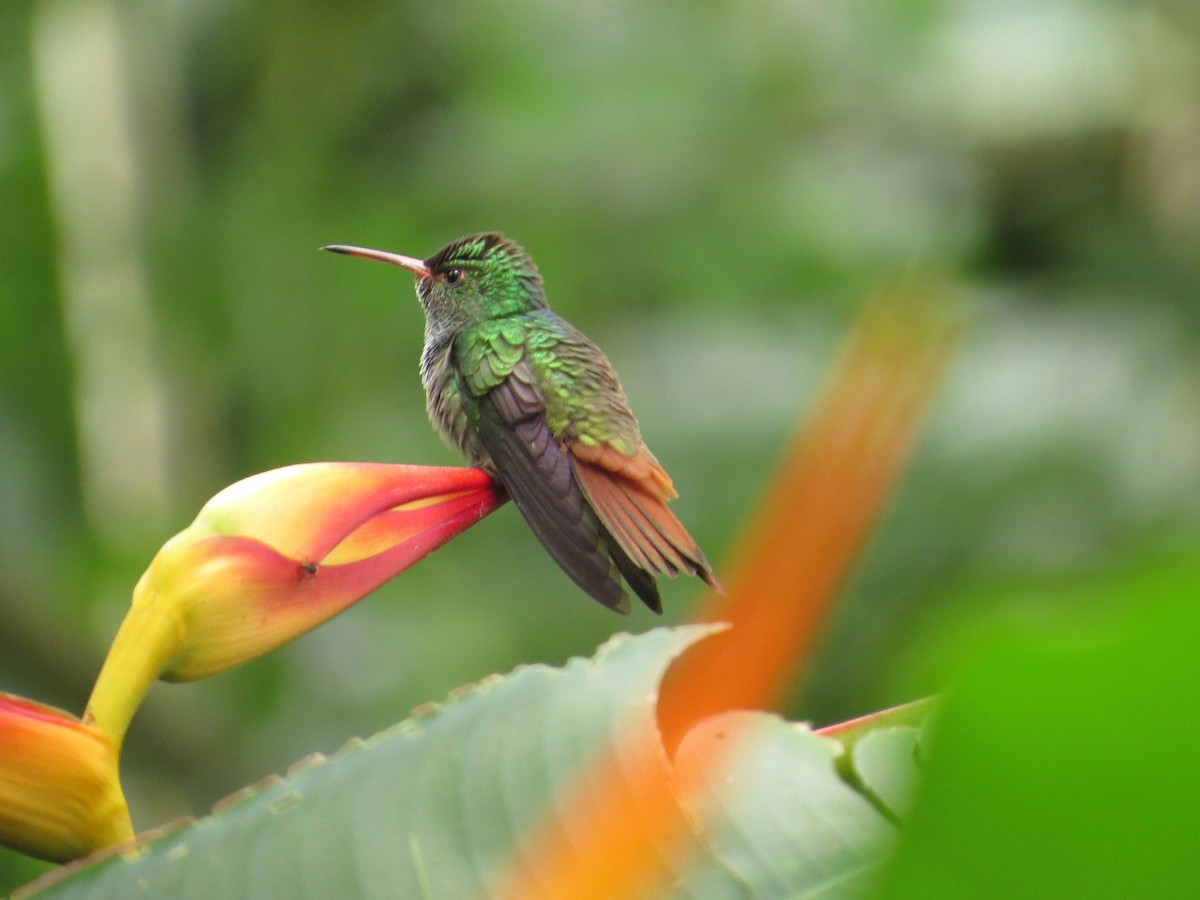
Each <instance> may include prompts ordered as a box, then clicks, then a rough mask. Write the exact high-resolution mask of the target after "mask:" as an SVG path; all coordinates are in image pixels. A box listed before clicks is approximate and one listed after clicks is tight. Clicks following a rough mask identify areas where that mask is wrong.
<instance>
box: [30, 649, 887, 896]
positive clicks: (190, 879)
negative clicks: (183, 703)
mask: <svg viewBox="0 0 1200 900" xmlns="http://www.w3.org/2000/svg"><path fill="white" fill-rule="evenodd" d="M711 630H712V629H710V628H703V627H698V626H691V627H684V628H677V629H657V630H655V631H651V632H648V633H646V634H643V635H639V636H636V637H630V636H621V637H618V638H615V639H613V640H612V641H610V642H609V643H607V644H606V645H605V646H604V647H602V648H601V649H600V650H599V652H598V653H597V655H596V656H595V657H594V658H593V659H591V660H582V659H575V660H572V661H571V662H569V663H568V664H567V665H566V666H565V667H564V668H562V669H552V668H549V667H546V666H530V667H526V668H521V669H518V670H517V671H515V672H513V673H512V674H510V675H508V676H505V677H494V678H491V679H488V680H486V681H484V682H483V683H481V684H479V685H477V686H475V687H473V688H471V689H469V690H466V691H463V692H460V693H459V694H457V695H456V696H454V697H452V698H451V699H450V700H449V701H447V702H446V703H445V704H442V705H440V706H437V707H431V708H429V709H427V710H426V711H424V712H423V713H422V714H420V715H417V716H415V717H414V718H411V719H409V720H407V721H405V722H403V723H401V724H400V725H397V726H395V727H394V728H392V729H390V730H388V731H386V732H383V733H382V734H379V735H377V736H376V737H374V738H371V739H370V740H367V741H354V742H352V743H351V744H349V745H348V746H347V747H345V748H344V749H343V750H341V751H340V752H339V753H337V754H336V755H335V756H333V757H331V758H329V759H324V758H315V759H313V760H309V761H307V762H306V763H303V764H301V765H298V766H296V767H294V768H293V770H292V771H291V772H289V774H288V775H287V776H286V777H285V778H281V779H270V780H268V781H266V782H263V783H262V784H260V785H257V786H255V787H253V788H251V789H248V790H246V791H244V792H242V793H240V794H238V795H235V796H234V797H232V798H230V799H229V800H227V801H225V802H223V803H222V804H219V806H218V808H217V810H216V811H215V812H214V814H213V815H212V816H209V817H207V818H205V819H203V820H200V821H198V822H195V823H187V824H185V825H183V826H182V827H180V828H175V829H169V830H168V831H167V833H164V834H161V835H159V836H157V837H152V838H151V839H150V840H149V841H148V842H147V843H146V844H145V846H144V849H143V852H142V853H141V855H140V856H139V857H137V858H130V859H126V858H122V857H120V856H111V857H108V858H104V859H101V860H97V861H95V862H93V863H91V864H90V865H86V866H84V867H82V868H80V869H78V870H77V871H71V872H69V873H63V876H65V877H60V879H59V880H58V881H57V883H53V884H50V885H49V886H48V887H47V889H46V892H45V894H44V895H43V896H49V897H62V898H75V897H88V898H104V897H114V898H116V897H120V898H125V897H130V896H150V897H172V898H180V900H187V898H192V897H195V898H201V897H203V898H209V897H214V896H255V897H268V896H271V897H275V896H279V897H283V896H288V897H301V896H312V897H333V896H355V897H397V896H403V897H434V898H442V897H447V898H462V897H474V896H483V895H486V894H487V893H488V892H489V891H494V890H496V889H497V887H498V886H499V885H500V884H502V883H503V879H504V877H505V876H506V874H507V873H508V871H509V866H510V862H511V860H512V858H513V856H514V853H515V852H517V851H518V850H519V849H520V848H522V847H524V846H526V844H527V842H528V840H530V838H531V835H532V832H533V829H534V828H535V827H538V826H542V825H544V824H545V822H546V821H547V811H548V810H553V811H554V818H552V819H550V820H549V821H552V822H553V823H554V825H555V827H560V828H564V829H567V830H568V831H571V830H573V828H574V827H575V823H572V822H571V820H570V816H571V809H570V805H569V797H570V796H571V795H570V791H569V788H570V787H571V786H572V785H573V783H574V779H575V777H576V776H577V775H578V773H579V772H580V771H581V768H582V767H585V766H586V765H587V763H588V762H589V760H590V759H591V758H592V757H593V755H594V754H595V753H597V752H598V751H601V750H604V751H610V750H614V749H616V750H618V752H619V751H620V748H622V747H624V746H626V745H628V744H629V743H630V738H631V736H637V735H645V734H646V730H647V729H654V728H656V724H655V715H654V711H655V704H656V702H657V695H658V685H659V681H660V679H661V676H662V674H663V672H664V670H665V669H666V667H667V665H668V664H669V663H670V661H671V660H672V659H673V658H674V657H675V656H677V655H678V654H679V653H680V652H682V651H683V649H685V648H686V647H687V646H688V645H689V644H691V643H692V642H694V641H696V640H698V639H700V638H701V637H703V636H704V635H705V634H707V633H709V632H710V631H711ZM735 720H736V726H737V731H736V735H737V744H736V745H735V749H736V752H735V753H733V754H732V755H731V756H730V757H729V758H728V760H727V762H728V767H727V768H726V769H723V770H722V771H721V772H720V773H719V775H718V777H717V778H715V779H714V780H713V781H712V782H710V783H709V784H708V787H707V790H704V791H701V792H700V793H699V794H698V795H697V796H694V797H692V798H691V802H692V806H691V808H690V809H689V810H688V812H689V817H690V821H691V823H692V825H693V827H694V833H693V834H691V835H689V837H690V841H689V842H688V843H687V844H686V845H685V846H683V847H673V848H668V849H667V850H665V851H664V853H666V854H667V855H669V856H670V857H671V859H670V862H671V868H672V871H673V873H674V877H675V881H674V883H673V885H671V886H668V888H667V890H668V892H669V895H670V896H676V897H696V898H705V900H708V898H713V897H715V898H721V897H747V896H751V897H757V896H762V897H772V896H780V895H781V893H783V894H785V895H795V894H797V893H803V894H804V895H805V896H810V897H820V898H834V897H856V896H861V895H862V891H863V890H865V888H866V886H867V885H869V884H870V883H872V880H873V877H874V871H875V870H876V869H877V868H878V866H879V864H880V862H881V860H882V859H883V858H884V854H885V852H886V850H887V848H888V846H889V845H890V844H891V842H892V840H893V836H894V828H893V826H892V825H891V824H890V823H889V822H888V821H887V820H886V819H885V817H884V816H882V815H880V814H879V812H878V811H877V810H876V808H875V807H874V806H873V805H872V803H871V802H869V801H868V800H867V799H865V798H864V797H862V796H861V795H859V794H858V793H856V792H855V790H854V789H852V788H851V787H850V786H848V785H847V784H846V782H844V781H843V780H842V779H841V778H840V777H839V775H838V773H837V770H836V767H835V764H834V761H835V758H836V757H837V756H838V755H839V754H840V753H842V752H844V748H842V747H841V745H840V744H838V743H837V742H835V741H832V740H829V739H826V738H821V737H818V736H816V735H813V734H812V733H811V732H809V731H808V730H807V728H804V727H801V726H794V725H790V724H787V723H785V722H783V721H781V720H780V719H778V718H777V717H775V716H772V715H768V714H764V713H755V714H740V715H738V716H736V717H729V716H724V717H719V718H718V719H716V720H710V721H708V722H706V723H704V724H703V725H702V726H701V727H700V728H698V729H695V730H694V731H693V733H691V734H689V735H688V737H687V738H686V739H685V741H684V743H683V745H682V746H681V748H680V751H679V757H678V760H679V764H680V765H681V766H682V765H687V764H689V761H690V760H692V759H694V753H695V748H696V747H697V746H700V745H701V743H702V742H704V741H706V740H713V739H715V738H719V737H720V736H721V735H723V734H724V733H725V731H726V730H728V729H730V728H731V727H733V723H734V721H735ZM653 736H654V737H655V738H657V733H656V732H655V733H654V735H653ZM234 749H235V748H231V752H233V751H234Z"/></svg>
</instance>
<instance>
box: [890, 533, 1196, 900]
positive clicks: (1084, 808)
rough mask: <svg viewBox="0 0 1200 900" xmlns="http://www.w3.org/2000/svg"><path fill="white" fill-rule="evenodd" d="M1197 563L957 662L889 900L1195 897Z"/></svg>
mask: <svg viewBox="0 0 1200 900" xmlns="http://www.w3.org/2000/svg"><path fill="white" fill-rule="evenodd" d="M1193 560H1194V551H1191V552H1189V553H1188V555H1187V558H1186V560H1185V562H1184V564H1183V565H1182V566H1171V565H1169V564H1168V565H1162V564H1158V563H1155V564H1154V565H1152V566H1150V567H1148V568H1147V569H1146V570H1144V571H1139V572H1134V573H1132V575H1126V576H1124V577H1119V576H1110V577H1108V578H1107V579H1106V582H1105V584H1104V585H1102V586H1100V587H1099V588H1098V589H1096V590H1093V591H1090V592H1089V593H1088V594H1087V595H1086V596H1087V598H1088V600H1089V602H1087V603H1081V604H1079V606H1078V608H1077V609H1076V610H1075V611H1073V612H1072V613H1071V614H1070V615H1064V616H1059V617H1047V616H1044V615H1043V617H1042V619H1043V620H1046V619H1048V621H1042V620H1032V619H1030V620H1026V621H1024V622H1022V623H1021V624H1020V625H1010V626H1009V627H1008V628H1006V629H1004V630H1003V631H1000V632H999V633H996V631H997V630H996V629H994V628H993V629H992V633H991V634H989V635H985V636H982V637H981V638H980V639H978V640H976V641H975V642H974V644H973V645H971V646H969V648H968V650H969V653H963V651H962V650H961V649H960V651H959V652H960V653H963V655H964V656H966V657H967V658H968V660H969V661H968V662H967V664H966V665H965V667H964V668H965V671H964V672H963V673H962V674H961V675H960V676H959V678H958V682H957V684H956V685H955V687H954V689H953V690H952V691H951V692H950V693H949V695H948V697H947V699H946V700H945V703H944V706H942V708H941V709H940V710H939V712H938V715H937V718H936V720H934V723H933V728H932V729H931V734H930V738H931V740H930V747H931V751H930V754H929V762H928V766H927V770H926V774H927V779H926V783H925V784H924V785H923V788H922V793H921V797H920V798H919V800H918V802H917V804H916V806H915V808H914V810H913V813H912V815H911V817H910V819H909V822H908V824H907V826H906V830H905V831H906V833H905V838H904V841H903V845H902V848H901V850H900V853H899V855H898V858H897V862H896V867H895V870H894V872H893V873H892V876H891V878H890V883H889V889H888V891H887V892H886V893H885V895H884V896H885V897H886V898H888V900H908V898H920V900H940V898H946V900H950V898H960V897H971V898H993V897H994V898H998V900H999V898H1013V897H1020V898H1048V900H1049V898H1053V900H1071V898H1089V900H1090V898H1107V897H1113V898H1126V897H1154V898H1160V897H1164V898H1165V897H1194V896H1198V895H1200V854H1197V852H1196V840H1197V836H1198V835H1200V766H1197V764H1196V760H1197V747H1200V718H1198V717H1197V716H1196V714H1195V704H1196V698H1197V696H1200V664H1198V662H1197V659H1198V651H1197V648H1198V647H1200V606H1198V605H1197V603H1196V600H1197V598H1198V597H1200V568H1198V567H1197V566H1196V565H1195V563H1194V561H1193ZM1072 590H1078V589H1077V588H1074V587H1073V588H1072ZM1118 599H1119V601H1120V602H1119V603H1114V602H1112V601H1116V600H1118ZM1121 607H1123V608H1121Z"/></svg>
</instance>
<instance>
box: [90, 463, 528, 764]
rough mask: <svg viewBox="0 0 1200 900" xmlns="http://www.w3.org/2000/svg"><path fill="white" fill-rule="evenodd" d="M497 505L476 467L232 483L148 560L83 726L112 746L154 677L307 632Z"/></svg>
mask: <svg viewBox="0 0 1200 900" xmlns="http://www.w3.org/2000/svg"><path fill="white" fill-rule="evenodd" d="M505 499H506V495H505V494H504V493H503V491H502V490H501V489H500V488H499V487H498V486H497V485H496V484H495V483H494V482H493V481H492V479H491V477H490V476H489V475H488V474H487V473H486V472H484V471H482V470H480V469H462V468H440V467H432V466H407V465H391V464H385V463H309V464H304V465H295V466H287V467H285V468H282V469H274V470H272V471H269V472H263V473H261V474H259V475H254V476H252V477H250V478H247V479H245V480H243V481H239V482H237V483H236V484H233V485H231V486H229V487H227V488H226V489H225V490H223V491H221V492H220V493H219V494H217V495H216V496H215V497H213V498H212V499H211V500H210V501H209V502H208V503H207V504H206V505H205V506H204V508H203V509H202V510H201V511H200V514H199V515H198V516H197V517H196V521H195V522H193V523H192V525H191V526H190V527H188V528H186V529H185V530H184V531H182V532H180V533H179V534H177V535H175V537H173V538H171V540H169V541H168V542H167V543H166V544H164V545H163V547H162V549H161V550H160V551H159V552H158V555H157V556H156V557H155V558H154V560H153V561H152V562H151V563H150V567H149V568H148V569H147V570H146V572H145V574H143V575H142V578H141V580H140V581H139V582H138V584H137V587H135V588H134V592H133V604H132V606H131V608H130V611H129V613H128V614H127V615H126V617H125V621H124V622H123V623H122V625H121V628H120V630H119V631H118V633H117V637H116V640H115V641H114V642H113V645H112V649H111V650H110V651H109V655H108V658H107V659H106V660H105V663H104V667H103V668H102V669H101V672H100V677H99V678H98V679H97V681H96V687H95V689H94V690H93V692H92V697H91V700H90V701H89V703H88V709H87V712H86V713H85V715H84V721H86V722H89V723H91V724H94V725H95V726H96V727H97V728H100V729H101V730H102V731H104V732H105V733H106V734H109V735H111V736H113V737H114V738H115V739H116V740H117V741H118V743H119V742H120V740H121V739H122V737H123V736H124V733H125V729H126V728H127V727H128V724H129V720H130V718H131V717H132V715H133V712H134V710H135V709H136V708H137V705H138V704H139V703H140V702H141V700H142V697H143V696H144V695H145V692H146V690H147V689H148V687H149V686H150V684H151V682H153V681H154V680H155V679H156V678H162V679H164V680H166V681H190V680H194V679H198V678H205V677H207V676H209V675H215V674H217V673H219V672H223V671H225V670H226V669H230V668H232V667H234V666H237V665H240V664H241V663H243V662H246V661H248V660H251V659H255V658H256V657H258V656H261V655H262V654H264V653H267V652H268V651H270V650H273V649H274V648H276V647H278V646H279V645H281V644H284V643H286V642H287V641H290V640H292V639H293V638H296V637H298V636H300V635H301V634H304V633H305V632H307V631H309V630H310V629H312V628H314V627H316V626H317V625H319V624H321V623H322V622H324V621H326V620H327V619H329V618H331V617H332V616H334V615H336V614H337V613H339V612H341V611H342V610H344V609H346V607H348V606H350V605H351V604H353V603H355V602H356V601H357V600H359V599H361V598H362V597H364V596H366V595H367V594H369V593H370V592H371V591H373V590H375V588H377V587H379V585H381V584H383V583H384V582H385V581H387V580H388V579H389V578H392V577H393V576H394V575H396V574H397V573H399V572H400V571H402V570H404V569H406V568H408V567H409V566H411V565H412V564H413V563H415V562H417V561H418V560H420V559H422V558H423V557H424V556H425V555H426V554H428V553H430V552H431V551H433V550H435V549H436V548H438V547H440V546H441V545H442V544H444V543H445V542H446V541H448V540H450V538H452V537H454V536H455V535H457V534H459V533H460V532H462V531H464V530H466V529H467V528H469V527H470V526H471V525H473V524H475V523H476V522H478V521H479V520H480V519H482V518H483V517H484V516H486V515H487V514H488V513H490V512H491V511H492V510H493V509H495V508H496V507H497V506H499V505H500V504H502V503H503V502H504V501H505Z"/></svg>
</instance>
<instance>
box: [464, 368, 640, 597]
mask: <svg viewBox="0 0 1200 900" xmlns="http://www.w3.org/2000/svg"><path fill="white" fill-rule="evenodd" d="M522 376H526V377H522ZM479 437H480V440H481V441H482V443H483V445H484V447H485V448H486V449H487V451H488V453H489V454H490V455H491V457H492V462H493V463H494V464H495V466H496V472H497V474H498V475H499V477H500V480H501V481H502V482H503V483H504V486H505V488H506V489H507V490H508V493H509V494H510V495H511V496H512V498H513V502H514V503H516V505H517V509H519V510H520V511H521V515H522V516H523V517H524V518H525V521H526V522H527V523H528V524H529V527H530V529H532V531H533V533H534V535H535V536H536V537H537V539H538V540H539V541H541V542H542V546H543V547H545V548H546V552H548V553H549V554H550V556H551V557H552V558H553V559H554V561H555V562H556V563H558V565H559V567H560V568H562V570H563V571H564V572H566V573H567V575H569V576H570V577H571V579H572V580H573V581H574V582H575V583H576V584H577V585H579V586H580V587H581V588H583V590H585V591H586V592H587V593H588V594H590V595H591V596H592V597H594V598H595V599H596V600H598V601H600V602H601V603H603V604H604V605H605V606H607V607H609V608H611V609H614V610H616V611H617V612H622V613H626V612H629V598H628V597H627V596H626V595H625V591H624V590H622V588H621V583H620V579H619V578H618V577H617V571H620V573H621V574H623V575H625V577H626V578H628V579H629V581H630V584H631V585H632V586H633V587H634V589H635V590H636V591H637V592H638V595H639V596H641V597H643V599H645V597H646V595H645V594H644V593H643V590H644V589H645V584H644V582H645V581H646V580H647V579H649V581H650V584H651V588H653V579H650V578H649V576H647V575H646V574H645V573H641V575H642V577H641V578H638V579H637V581H635V580H634V578H636V577H637V572H638V571H640V570H637V569H636V567H635V566H634V565H633V564H632V563H631V562H629V560H628V557H625V556H624V554H623V553H620V548H619V547H617V546H616V545H615V544H613V543H612V542H611V539H610V538H609V536H608V534H607V533H606V531H605V530H604V528H603V526H601V525H600V522H599V520H598V519H597V518H596V514H595V513H594V512H593V511H592V509H591V507H590V506H589V505H588V504H587V502H586V501H585V500H584V497H583V494H582V492H581V491H580V490H579V485H577V484H576V483H575V477H574V471H573V469H572V465H571V458H570V456H569V455H568V454H567V452H566V451H564V450H563V449H562V447H560V446H559V444H558V441H556V440H555V439H554V435H553V434H552V433H551V431H550V427H549V425H547V424H546V418H545V405H544V402H543V400H542V397H541V393H540V391H538V389H537V387H536V385H535V384H534V383H533V379H532V375H531V373H529V371H528V367H527V366H526V365H525V364H524V363H518V364H517V366H516V367H515V368H514V371H513V373H512V374H511V375H509V376H508V377H507V378H505V379H503V380H502V381H501V382H500V383H499V384H497V385H496V386H495V387H494V388H492V389H491V390H490V391H489V392H488V393H487V394H485V395H484V396H483V397H481V398H480V401H479ZM614 550H615V551H617V553H619V554H620V556H617V555H616V554H613V551H614ZM610 554H612V556H611V558H610ZM631 574H633V576H634V577H630V575H631ZM653 598H654V600H655V601H656V602H657V598H658V595H657V591H654V593H653ZM647 604H648V605H651V608H652V609H653V608H655V605H654V604H651V603H650V601H649V600H647Z"/></svg>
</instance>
